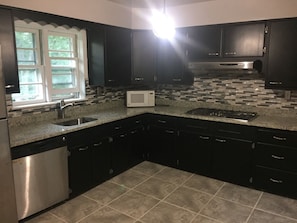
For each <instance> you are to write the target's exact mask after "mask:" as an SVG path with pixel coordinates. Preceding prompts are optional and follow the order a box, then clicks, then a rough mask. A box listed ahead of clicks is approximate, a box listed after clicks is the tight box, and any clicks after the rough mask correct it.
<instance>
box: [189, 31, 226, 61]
mask: <svg viewBox="0 0 297 223" xmlns="http://www.w3.org/2000/svg"><path fill="white" fill-rule="evenodd" d="M187 36H188V43H187V50H188V59H189V61H197V60H203V59H208V58H216V57H219V56H221V26H220V25H212V26H198V27H189V28H187Z"/></svg>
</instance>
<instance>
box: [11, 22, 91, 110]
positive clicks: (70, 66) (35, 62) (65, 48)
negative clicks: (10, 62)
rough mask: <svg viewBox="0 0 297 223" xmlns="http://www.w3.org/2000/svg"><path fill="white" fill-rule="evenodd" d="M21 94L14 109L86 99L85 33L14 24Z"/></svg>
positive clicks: (18, 95)
mask: <svg viewBox="0 0 297 223" xmlns="http://www.w3.org/2000/svg"><path fill="white" fill-rule="evenodd" d="M15 30H16V31H15V37H16V48H17V60H18V74H19V80H20V93H17V94H12V101H13V105H14V106H22V105H35V104H40V103H50V102H54V101H57V100H61V99H72V100H78V99H83V98H84V97H85V80H84V79H85V78H84V75H85V73H86V72H85V71H84V68H85V67H86V66H85V62H86V59H85V55H86V53H85V49H86V47H85V45H86V41H85V39H86V37H85V32H84V31H78V30H76V29H65V28H63V27H53V26H52V25H46V26H41V25H39V24H37V23H33V24H32V23H30V24H27V23H25V22H20V21H18V22H16V28H15Z"/></svg>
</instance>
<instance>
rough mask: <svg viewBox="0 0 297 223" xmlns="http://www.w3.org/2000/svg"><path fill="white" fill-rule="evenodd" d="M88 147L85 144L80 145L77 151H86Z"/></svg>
mask: <svg viewBox="0 0 297 223" xmlns="http://www.w3.org/2000/svg"><path fill="white" fill-rule="evenodd" d="M88 149H89V147H88V146H86V147H81V148H79V149H78V151H86V150H88Z"/></svg>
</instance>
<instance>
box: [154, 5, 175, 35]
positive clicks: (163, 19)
mask: <svg viewBox="0 0 297 223" xmlns="http://www.w3.org/2000/svg"><path fill="white" fill-rule="evenodd" d="M165 6H166V5H165V0H164V1H163V12H158V11H153V18H152V25H153V32H154V34H155V35H156V36H157V37H158V38H161V39H172V38H173V37H174V35H175V28H174V22H173V20H172V18H170V16H168V15H167V14H166V9H165Z"/></svg>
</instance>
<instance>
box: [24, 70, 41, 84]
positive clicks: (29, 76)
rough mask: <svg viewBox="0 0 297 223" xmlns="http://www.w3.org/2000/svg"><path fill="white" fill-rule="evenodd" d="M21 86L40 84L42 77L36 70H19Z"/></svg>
mask: <svg viewBox="0 0 297 223" xmlns="http://www.w3.org/2000/svg"><path fill="white" fill-rule="evenodd" d="M19 80H20V84H28V83H40V82H41V80H40V75H39V73H38V71H37V70H36V69H19Z"/></svg>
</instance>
